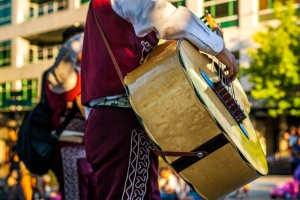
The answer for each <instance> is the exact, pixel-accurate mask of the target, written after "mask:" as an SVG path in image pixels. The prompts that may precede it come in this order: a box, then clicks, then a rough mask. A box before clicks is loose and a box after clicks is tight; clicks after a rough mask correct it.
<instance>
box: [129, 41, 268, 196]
mask: <svg viewBox="0 0 300 200" xmlns="http://www.w3.org/2000/svg"><path fill="white" fill-rule="evenodd" d="M220 71H221V73H220ZM222 74H223V72H222V66H221V64H220V63H218V62H217V61H216V60H215V59H213V58H212V57H211V56H209V55H206V54H204V53H201V52H199V51H198V49H197V48H195V47H194V46H193V45H191V44H190V43H189V42H188V41H186V40H180V41H169V42H166V43H164V44H162V45H159V46H157V47H156V48H155V49H154V50H153V51H152V53H150V55H149V56H148V57H147V60H146V62H145V63H144V64H143V65H141V66H140V67H139V68H137V69H136V70H134V71H132V72H131V73H129V74H128V75H127V76H126V77H125V85H126V87H127V89H128V94H129V97H130V103H131V105H132V108H133V109H134V111H135V112H136V114H137V116H138V118H139V119H140V120H141V123H142V124H143V126H144V127H145V130H146V132H147V134H148V135H149V137H150V138H151V140H152V141H153V143H154V146H155V148H156V150H157V151H158V152H159V153H160V154H161V157H162V158H163V159H164V160H165V161H166V162H167V164H168V165H169V166H171V167H172V168H173V169H174V170H175V171H176V172H177V173H178V174H179V176H180V177H182V178H183V179H184V180H185V181H186V182H187V183H188V184H189V185H190V186H191V187H192V188H193V189H194V190H195V191H196V192H197V193H198V194H199V195H200V196H201V197H202V198H204V199H218V198H220V197H222V196H224V195H226V194H229V193H230V192H232V191H234V190H236V189H237V188H239V187H242V186H243V185H245V184H247V183H249V182H251V181H253V180H255V179H256V178H258V177H260V176H262V175H265V174H267V172H268V167H267V163H266V159H265V155H264V153H263V151H262V148H261V145H260V143H259V140H258V138H257V135H256V132H255V130H254V128H253V126H252V123H251V121H250V118H249V115H248V114H249V111H250V106H249V102H248V99H247V97H246V94H245V92H244V91H243V89H242V87H241V85H240V83H239V81H238V80H235V81H234V82H233V83H232V86H231V87H229V86H228V84H226V81H223V80H225V79H224V77H222ZM231 90H233V91H234V92H232V91H231ZM164 152H181V153H178V154H176V153H175V154H174V155H175V156H174V155H173V156H171V154H170V153H164ZM182 152H183V153H182ZM189 153H190V154H189Z"/></svg>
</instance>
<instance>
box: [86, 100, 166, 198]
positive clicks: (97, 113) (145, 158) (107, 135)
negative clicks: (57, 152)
mask: <svg viewBox="0 0 300 200" xmlns="http://www.w3.org/2000/svg"><path fill="white" fill-rule="evenodd" d="M149 145H150V143H149V139H148V137H147V135H146V133H145V131H144V130H143V129H142V128H141V126H140V123H139V121H138V120H137V117H136V116H135V114H134V112H133V110H132V109H129V108H117V107H109V106H101V107H96V108H93V109H92V111H91V113H90V115H89V118H88V121H87V127H86V131H85V148H86V154H87V159H88V161H89V162H90V163H91V166H92V168H93V170H94V172H95V175H96V178H97V198H98V200H114V199H126V200H127V199H145V200H148V199H149V200H150V199H153V200H158V199H161V198H160V194H159V189H158V182H157V178H158V172H157V168H158V157H157V155H156V154H155V153H154V152H153V151H152V150H150V147H149Z"/></svg>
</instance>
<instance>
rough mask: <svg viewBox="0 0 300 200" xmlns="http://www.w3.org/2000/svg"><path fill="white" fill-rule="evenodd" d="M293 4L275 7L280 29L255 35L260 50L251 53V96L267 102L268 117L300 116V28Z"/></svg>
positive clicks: (248, 72) (278, 3)
mask: <svg viewBox="0 0 300 200" xmlns="http://www.w3.org/2000/svg"><path fill="white" fill-rule="evenodd" d="M293 5H294V2H293V1H287V2H286V6H283V5H282V3H280V2H275V4H274V17H275V19H276V20H277V21H278V22H279V25H278V26H275V27H274V26H266V31H261V32H258V33H256V34H255V35H254V41H255V42H256V43H258V44H259V45H260V48H258V49H252V50H250V51H249V55H250V56H251V58H252V61H251V62H250V66H249V68H248V69H245V70H243V72H242V73H243V75H248V76H249V79H250V81H251V82H252V83H253V84H254V87H253V88H252V90H251V95H252V96H253V97H254V98H256V99H261V100H265V101H264V102H266V105H265V106H266V107H267V108H269V114H270V115H271V116H273V117H276V116H278V115H281V114H288V115H293V116H300V93H299V92H298V91H299V90H300V26H299V16H298V13H297V12H296V9H295V8H294V6H293Z"/></svg>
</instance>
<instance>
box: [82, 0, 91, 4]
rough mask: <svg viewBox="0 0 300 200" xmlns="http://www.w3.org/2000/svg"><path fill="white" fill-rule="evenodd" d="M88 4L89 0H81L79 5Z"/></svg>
mask: <svg viewBox="0 0 300 200" xmlns="http://www.w3.org/2000/svg"><path fill="white" fill-rule="evenodd" d="M87 2H90V0H81V4H83V3H87Z"/></svg>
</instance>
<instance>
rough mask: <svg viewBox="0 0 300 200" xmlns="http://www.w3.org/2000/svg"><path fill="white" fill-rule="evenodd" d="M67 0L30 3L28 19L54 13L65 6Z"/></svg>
mask: <svg viewBox="0 0 300 200" xmlns="http://www.w3.org/2000/svg"><path fill="white" fill-rule="evenodd" d="M67 5H68V4H67V0H56V1H50V2H46V3H43V4H36V3H31V4H30V11H29V16H28V19H29V20H30V19H36V18H38V17H41V16H44V15H49V14H52V13H56V12H59V11H62V10H65V9H66V8H67Z"/></svg>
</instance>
